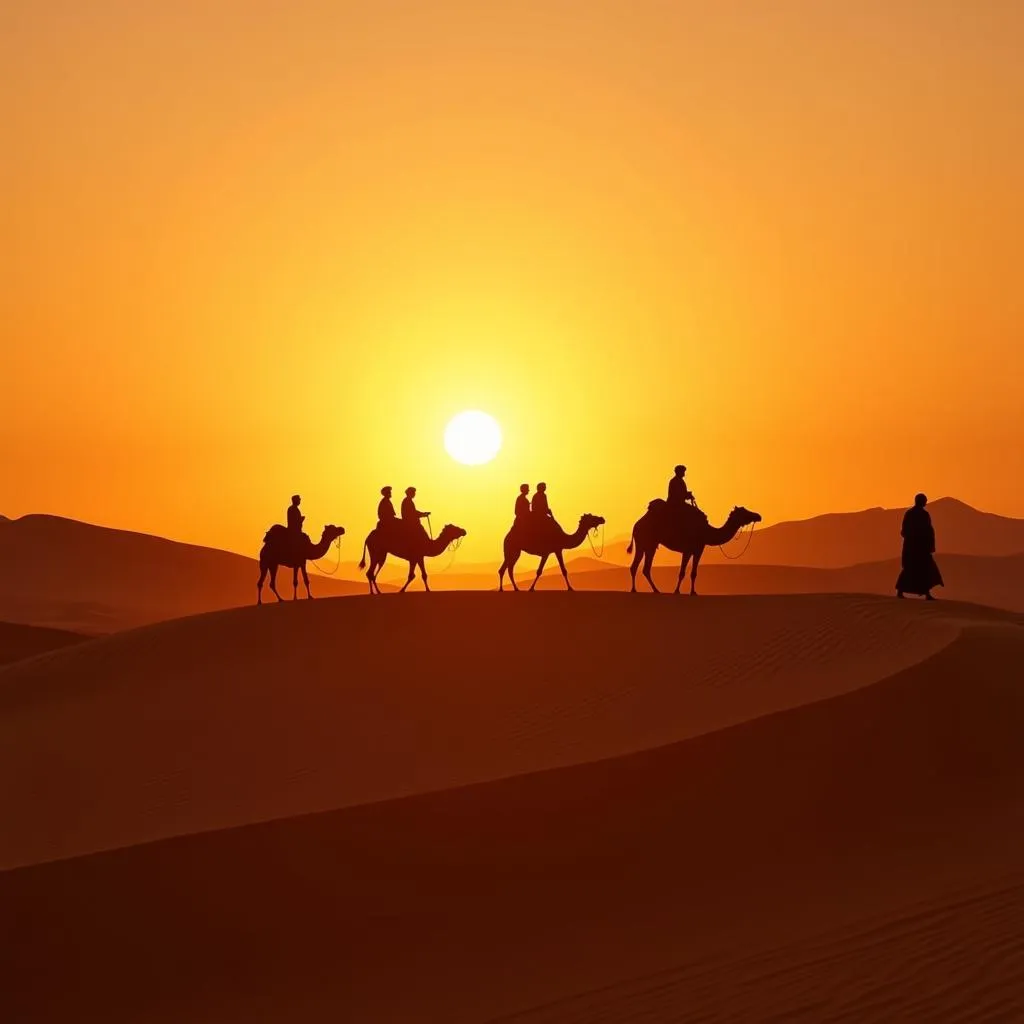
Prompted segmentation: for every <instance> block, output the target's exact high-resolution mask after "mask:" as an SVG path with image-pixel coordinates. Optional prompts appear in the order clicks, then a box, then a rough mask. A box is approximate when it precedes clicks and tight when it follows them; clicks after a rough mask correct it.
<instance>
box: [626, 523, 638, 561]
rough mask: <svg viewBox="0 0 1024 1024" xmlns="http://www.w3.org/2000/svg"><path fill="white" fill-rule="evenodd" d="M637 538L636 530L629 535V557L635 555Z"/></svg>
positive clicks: (627, 552) (627, 549)
mask: <svg viewBox="0 0 1024 1024" xmlns="http://www.w3.org/2000/svg"><path fill="white" fill-rule="evenodd" d="M635 537H636V530H635V529H634V530H633V532H632V533H631V534H630V535H629V547H628V548H626V554H627V555H631V554H633V540H634V538H635Z"/></svg>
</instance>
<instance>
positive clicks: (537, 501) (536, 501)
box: [530, 483, 555, 519]
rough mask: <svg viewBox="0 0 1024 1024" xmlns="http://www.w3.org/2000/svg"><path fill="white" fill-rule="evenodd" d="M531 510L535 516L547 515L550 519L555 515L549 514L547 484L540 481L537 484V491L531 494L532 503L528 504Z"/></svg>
mask: <svg viewBox="0 0 1024 1024" xmlns="http://www.w3.org/2000/svg"><path fill="white" fill-rule="evenodd" d="M530 508H531V511H532V512H533V514H534V515H535V516H537V517H540V516H547V517H549V518H550V519H554V518H555V517H554V516H553V515H552V514H551V508H550V507H549V506H548V485H547V484H544V483H541V484H537V491H536V493H535V494H534V496H533V503H532V505H531V506H530Z"/></svg>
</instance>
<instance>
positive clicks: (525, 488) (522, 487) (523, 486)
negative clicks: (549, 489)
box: [519, 484, 530, 494]
mask: <svg viewBox="0 0 1024 1024" xmlns="http://www.w3.org/2000/svg"><path fill="white" fill-rule="evenodd" d="M529 489H530V485H529V484H520V485H519V490H520V491H521V492H522V493H523V494H525V493H526V492H527V491H528V490H529Z"/></svg>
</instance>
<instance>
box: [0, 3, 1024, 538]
mask: <svg viewBox="0 0 1024 1024" xmlns="http://www.w3.org/2000/svg"><path fill="white" fill-rule="evenodd" d="M4 20H5V29H4V32H3V34H2V35H0V59H2V65H3V67H4V77H3V80H2V82H0V90H2V91H0V103H2V110H3V118H4V124H5V130H4V137H5V145H4V148H5V150H6V152H5V154H4V158H3V160H2V161H0V188H2V195H3V206H4V211H3V233H4V238H5V244H4V246H3V252H4V255H3V265H2V267H0V270H2V272H3V278H4V287H3V289H0V303H2V305H0V313H2V316H3V331H4V338H3V348H2V356H0V379H2V380H3V382H4V415H3V417H2V419H0V453H2V460H0V512H3V513H5V514H6V515H9V516H13V515H21V514H23V513H26V512H32V511H46V512H55V513H60V514H64V515H70V516H74V517H77V518H84V519H88V520H91V521H94V522H100V523H104V524H108V525H113V526H120V527H126V528H132V529H140V530H145V531H149V532H155V533H161V534H165V535H169V536H172V537H176V538H180V539H184V540H191V541H196V542H200V543H209V544H214V545H218V546H223V547H228V548H232V549H236V550H243V551H249V552H252V551H255V549H256V548H257V547H258V542H259V540H260V538H261V537H262V533H263V530H264V529H265V527H266V525H267V524H268V523H269V522H271V521H273V520H275V519H280V518H281V517H283V514H284V509H285V506H286V504H287V499H288V496H289V495H290V494H291V493H292V492H293V491H295V490H299V491H301V492H302V493H303V495H304V497H305V506H306V510H307V513H308V515H309V523H310V524H311V525H312V526H313V527H314V528H316V529H318V528H319V526H320V525H321V524H322V523H323V522H324V521H327V520H333V521H336V522H339V523H342V524H343V525H346V526H347V527H348V528H349V531H350V533H351V534H352V535H353V536H357V535H358V537H359V538H360V539H361V536H362V534H363V533H364V532H365V530H366V529H367V528H368V527H369V526H370V525H372V521H373V513H374V508H375V505H376V500H377V491H378V488H379V487H380V485H381V484H383V483H390V484H392V485H394V487H395V488H396V491H400V490H401V489H402V488H404V487H405V486H406V484H407V483H415V484H416V485H418V487H419V489H420V498H421V507H423V508H426V509H429V510H431V511H432V512H433V513H434V523H435V526H436V525H437V524H439V523H442V522H444V521H446V520H450V521H454V522H457V523H459V524H460V525H463V526H465V527H466V528H467V529H468V530H469V531H470V537H469V538H468V539H467V548H466V550H467V551H469V552H470V555H469V556H468V557H470V558H477V557H481V558H482V557H490V556H493V555H496V554H497V551H498V544H499V538H500V534H501V532H502V530H503V529H504V528H505V527H506V526H507V524H508V523H509V522H510V518H511V511H512V503H513V500H514V498H515V494H516V490H517V485H518V484H519V483H520V481H521V480H529V481H531V482H535V481H536V480H538V479H545V480H546V481H547V482H548V484H549V488H550V494H551V503H552V507H553V508H554V510H555V512H556V514H558V515H559V516H560V518H562V519H563V521H565V522H566V523H568V522H569V521H571V520H575V518H576V517H577V516H578V515H579V513H581V512H584V511H593V512H599V513H601V514H603V515H605V516H606V517H607V518H608V520H609V527H608V528H609V531H610V533H624V532H628V530H629V527H630V526H631V524H632V522H633V520H634V519H635V518H636V516H637V515H639V514H640V513H641V512H642V511H643V509H644V507H645V504H646V501H647V500H648V498H650V497H653V496H655V495H658V494H662V493H663V491H664V486H665V483H666V481H667V479H668V476H669V475H670V473H671V467H672V465H673V464H674V463H675V462H677V461H684V462H686V463H687V465H688V466H689V467H690V472H689V479H690V482H691V486H692V487H693V489H694V490H695V492H696V493H697V496H698V498H699V499H700V500H701V502H702V504H703V505H704V506H705V507H706V509H707V510H708V511H709V512H710V513H711V514H712V517H713V518H718V517H719V516H720V515H722V514H723V513H724V512H725V511H726V510H727V509H728V508H729V507H731V505H732V504H735V503H742V504H746V505H748V506H749V507H751V508H755V509H757V510H758V511H760V512H762V514H763V515H764V517H765V519H766V521H776V520H779V519H784V518H790V517H797V516H804V515H810V514H814V513H817V512H821V511H827V510H840V509H850V508H862V507H866V506H870V505H876V504H896V505H898V504H902V503H905V502H906V501H907V500H908V499H909V498H910V496H911V495H912V494H913V492H914V491H916V490H918V489H921V488H923V489H925V490H927V491H929V492H930V493H932V494H933V495H935V496H939V495H941V494H955V495H957V496H959V497H962V498H964V499H965V500H968V501H970V502H972V503H973V504H977V505H980V506H983V507H986V508H989V509H992V510H994V511H1001V512H1004V513H1008V514H1016V515H1024V486H1022V484H1021V477H1020V471H1021V469H1022V467H1024V426H1022V424H1021V422H1020V420H1021V417H1020V415H1019V412H1018V408H1017V406H1018V404H1019V396H1020V391H1021V385H1022V381H1024V372H1022V371H1024V355H1022V351H1021V339H1022V326H1024V270H1022V268H1024V260H1022V258H1021V252H1020V249H1021V245H1022V239H1024V200H1022V193H1024V190H1022V189H1021V181H1024V133H1022V132H1021V130H1020V111H1021V110H1022V109H1024V69H1022V62H1021V60H1020V53H1021V52H1022V50H1024V8H1022V7H1021V5H1019V4H1013V3H1009V2H1005V0H1001V2H984V0H983V2H977V3H971V4H968V3H953V2H949V3H946V2H940V0H934V2H924V0H922V2H919V3H908V2H901V0H887V2H884V3H883V2H873V0H872V2H861V3H856V4H852V3H851V4H838V3H835V4H833V3H823V2H820V0H813V2H812V0H805V2H778V3H772V4H767V3H764V4H761V3H752V2H749V0H744V2H728V0H723V2H721V3H713V4H712V3H707V2H704V0H701V2H688V0H672V2H669V0H659V2H654V0H621V2H615V3H610V2H601V0H577V2H566V0H515V2H509V3H483V2H470V0H462V2H459V3H452V2H445V0H438V2H433V3H430V4H427V3H424V2H422V0H374V2H373V3H366V2H363V3H358V4H357V3H343V2H339V0H287V2H285V0H275V2H270V0H231V2H228V0H175V2H174V3H163V4H155V3H154V4H148V3H140V2H138V0H91V2H89V3H81V2H80V0H61V2H56V0H14V4H13V8H10V7H8V8H5V15H4ZM464 408H481V409H485V410H487V411H489V412H491V413H492V414H494V415H495V416H496V417H497V418H498V419H499V420H500V421H501V423H502V425H503V427H504V430H505V435H506V446H505V448H504V450H503V452H502V454H501V455H500V456H499V458H498V459H497V460H496V461H495V462H494V463H492V464H490V465H488V466H486V467H482V468H467V467H461V466H458V465H456V464H454V463H453V462H451V461H450V460H449V459H448V457H447V455H446V454H445V453H444V450H443V448H442V443H441V434H442V430H443V427H444V424H445V421H446V420H447V418H448V417H449V416H450V415H452V414H453V413H455V412H457V411H459V410H461V409H464Z"/></svg>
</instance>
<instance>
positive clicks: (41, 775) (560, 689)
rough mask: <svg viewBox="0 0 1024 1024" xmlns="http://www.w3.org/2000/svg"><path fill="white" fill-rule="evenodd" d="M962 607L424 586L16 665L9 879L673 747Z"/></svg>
mask: <svg viewBox="0 0 1024 1024" xmlns="http://www.w3.org/2000/svg"><path fill="white" fill-rule="evenodd" d="M567 598H568V600H567ZM943 607H944V608H945V611H943V612H941V613H940V612H939V611H937V610H934V612H935V613H934V614H931V613H932V612H933V609H931V608H926V609H922V608H921V607H918V606H917V605H910V604H898V603H897V602H896V601H895V600H892V601H882V600H879V599H877V598H870V597H864V598H857V597H771V598H756V597H749V598H729V599H713V598H709V599H707V600H706V601H705V600H696V601H694V600H690V599H686V598H661V599H657V598H645V597H640V596H637V595H629V594H577V595H562V594H522V595H514V594H505V595H502V594H431V595H426V594H419V595H416V594H407V595H403V596H401V597H398V596H383V597H379V598H376V599H374V598H369V597H366V598H362V599H346V600H343V601H319V602H299V603H297V604H287V605H282V606H268V607H264V608H255V607H253V608H243V609H236V610H234V611H228V612H219V613H212V614H209V615H203V616H198V617H194V618H191V619H182V620H177V621H173V622H167V623H159V624H157V625H154V626H149V627H146V628H144V629H139V630H134V631H130V632H126V633H123V634H117V635H115V636H112V637H106V638H102V639H99V640H96V641H93V642H92V643H90V644H87V645H83V646H81V647H79V648H72V649H69V650H67V651H63V652H57V653H55V654H53V655H51V656H49V657H48V659H47V660H46V662H45V664H38V663H25V664H22V665H18V664H15V665H12V666H10V667H8V668H7V669H6V670H3V671H2V672H0V817H2V819H3V820H4V821H5V822H6V823H7V825H8V827H7V828H6V829H5V832H4V835H3V836H0V867H11V866H15V865H19V864H25V863H31V862H34V861H39V860H44V859H53V858H59V857H68V856H75V855H79V854H83V853H89V852H93V851H98V850H102V849H107V848H112V847H117V846H126V845H133V844H135V843H139V842H144V841H150V840H155V839H161V838H165V837H168V836H171V835H177V834H182V833H190V832H196V831H204V830H208V829H219V828H226V827H230V826H234V825H240V824H245V823H248V822H253V821H260V820H265V819H269V818H276V817H282V816H285V815H290V814H298V813H307V812H311V811H320V810H328V809H331V808H336V807H342V806H348V805H352V804H359V803H367V802H372V801H378V800H384V799H389V798H394V797H399V796H406V795H410V794H413V793H417V792H422V791H425V790H431V789H443V788H446V787H451V786H458V785H465V784H468V783H473V782H481V781H484V780H487V779H493V778H500V777H502V776H506V775H512V774H516V773H520V772H527V771H537V770H541V769H546V768H553V767H560V766H564V765H568V764H575V763H578V762H580V761H584V760H595V759H598V758H605V757H613V756H617V755H621V754H625V753H630V752H632V751H635V750H640V749H644V748H647V747H654V746H659V745H663V744H667V743H672V742H676V741H678V740H681V739H685V738H687V737H690V736H695V735H698V734H700V733H702V732H707V731H710V730H714V729H721V728H724V727H726V726H728V725H733V724H735V723H736V722H740V721H743V720H745V719H748V718H754V717H757V716H759V715H764V714H768V713H771V712H773V711H778V710H781V709H783V708H786V707H792V706H795V705H798V704H803V703H805V702H807V701H810V700H816V699H822V698H824V697H828V696H833V695H835V694H837V693H842V692H844V691H846V690H849V689H853V688H855V687H858V686H863V685H865V684H867V683H870V682H873V681H874V680H877V679H880V678H883V677H885V676H887V675H890V674H891V673H893V672H895V671H898V670H900V669H902V668H905V667H907V666H909V665H912V664H915V663H916V662H918V661H920V660H921V659H922V658H923V657H926V656H927V655H929V654H931V653H932V652H934V651H935V650H938V649H939V648H940V647H941V646H942V645H944V644H946V643H948V642H949V641H950V640H951V639H952V638H953V637H954V636H955V635H956V631H957V628H956V627H955V626H954V625H952V624H951V623H950V620H949V616H950V615H951V614H952V611H951V609H949V608H948V607H947V606H943ZM979 614H980V613H979ZM992 614H996V613H992Z"/></svg>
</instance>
